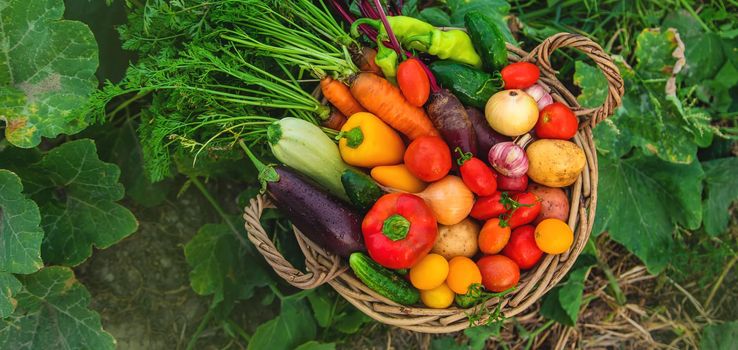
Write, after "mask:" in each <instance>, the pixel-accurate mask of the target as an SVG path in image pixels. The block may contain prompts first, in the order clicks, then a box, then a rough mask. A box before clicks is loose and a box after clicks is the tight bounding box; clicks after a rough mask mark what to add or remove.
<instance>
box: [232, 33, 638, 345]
mask: <svg viewBox="0 0 738 350" xmlns="http://www.w3.org/2000/svg"><path fill="white" fill-rule="evenodd" d="M565 47H568V48H573V49H576V50H579V51H582V52H583V53H585V54H586V55H587V56H588V57H590V58H591V59H592V60H593V61H594V62H595V64H596V65H597V67H598V68H599V69H600V70H601V71H602V72H603V73H604V75H605V77H606V79H607V82H608V95H607V97H606V99H605V102H604V104H603V105H602V106H600V107H598V108H581V106H580V105H579V103H578V102H577V99H576V97H575V96H574V95H573V94H572V93H571V92H570V91H568V90H567V89H566V87H565V86H564V85H563V84H562V83H561V82H560V81H559V80H558V78H557V77H556V71H555V70H554V69H553V68H552V67H551V65H550V55H551V54H552V53H553V51H555V50H556V49H558V48H565ZM507 49H508V58H509V59H510V61H512V62H518V61H526V62H531V63H535V64H537V65H538V66H539V68H540V69H541V78H540V80H539V83H540V84H542V85H544V87H545V88H547V89H549V90H550V93H551V95H552V97H553V98H554V100H556V101H559V102H562V103H565V104H567V105H568V106H569V107H571V109H572V110H573V111H574V113H575V114H576V115H577V116H579V117H580V118H581V119H582V121H583V122H580V126H581V127H580V129H579V131H578V132H577V134H576V135H575V137H574V142H575V143H576V144H577V145H578V146H580V147H581V148H582V149H583V150H584V153H585V158H586V164H585V169H584V171H583V172H582V174H581V175H580V176H579V178H578V179H577V180H576V182H575V183H574V184H573V185H571V186H569V195H570V198H569V199H570V212H569V219H568V224H569V226H570V227H571V228H572V230H573V231H574V232H575V241H574V244H573V245H572V247H571V248H570V249H569V250H568V251H567V252H565V253H563V254H559V255H546V256H545V257H544V258H543V259H542V260H541V261H540V262H539V263H538V265H537V266H536V267H534V268H533V269H531V270H529V271H526V272H522V273H521V279H520V282H519V284H518V287H517V288H516V289H515V291H513V292H512V293H510V294H509V295H507V296H506V297H505V298H502V299H501V300H500V299H497V298H494V299H490V300H488V301H487V302H485V303H484V304H481V305H479V306H476V307H474V308H470V309H459V308H456V307H451V308H448V309H430V308H423V307H412V306H402V305H399V304H397V303H395V302H393V301H391V300H389V299H387V298H385V297H382V296H380V295H378V294H377V293H376V292H374V291H373V290H371V289H369V288H368V287H366V286H365V285H364V284H363V283H362V282H361V281H359V280H358V279H356V277H354V276H353V274H352V273H351V271H349V270H348V266H347V264H346V262H345V261H342V260H341V259H340V257H338V256H336V255H334V254H332V253H329V252H326V251H325V250H324V249H322V248H321V247H320V246H318V245H316V244H315V243H313V242H311V241H310V240H309V239H307V238H306V237H305V236H304V235H303V234H302V233H301V232H300V231H299V230H298V229H297V228H295V227H294V226H293V230H294V233H295V236H296V238H297V242H298V244H299V246H300V249H301V250H302V252H303V254H304V255H305V265H306V267H307V271H300V270H298V269H296V268H295V267H294V266H292V264H290V263H289V262H288V261H287V260H286V259H285V258H284V256H282V254H281V253H280V252H279V250H277V248H276V246H275V245H274V242H272V241H271V238H270V237H269V235H268V234H267V233H266V232H265V230H264V228H263V227H262V226H261V223H260V221H259V219H260V217H261V214H262V212H263V210H264V209H266V208H269V207H273V204H272V202H271V201H270V200H269V199H268V198H267V197H266V196H265V195H258V196H257V197H256V198H254V199H252V200H251V201H250V203H249V206H248V207H246V208H245V209H244V220H245V226H246V230H247V233H248V238H249V240H250V241H251V242H252V243H254V245H255V246H256V248H257V250H258V251H259V252H260V253H261V254H262V255H263V256H264V258H265V259H266V261H267V262H268V263H269V264H270V265H271V266H272V268H274V270H275V272H276V273H277V274H278V275H279V276H280V277H282V278H284V279H285V280H286V281H287V282H288V283H290V284H292V285H293V286H295V287H298V288H301V289H311V288H315V287H317V286H320V285H322V284H325V283H328V284H330V285H331V287H333V289H335V290H336V291H337V292H338V293H339V294H341V295H342V296H343V297H344V298H345V299H346V300H347V301H348V302H350V303H351V304H353V305H354V306H356V307H357V308H358V309H359V310H361V311H362V312H364V313H365V314H367V315H369V316H370V317H372V318H373V319H375V320H377V321H379V322H382V323H385V324H389V325H394V326H397V327H401V328H405V329H409V330H412V331H416V332H423V333H450V332H456V331H460V330H463V329H465V328H467V327H470V326H472V324H471V323H470V322H469V321H468V315H469V314H470V313H476V312H478V311H479V310H480V309H479V308H485V309H489V308H494V307H497V306H498V304H499V305H500V307H501V310H502V313H503V314H504V315H505V317H506V318H509V317H514V316H515V317H518V318H524V317H531V316H533V315H535V314H536V313H537V311H536V310H534V311H532V312H530V313H529V314H526V315H522V316H519V315H520V314H521V313H522V312H523V311H525V310H526V309H528V308H529V307H530V306H531V305H533V304H534V303H535V302H536V301H538V300H539V299H540V298H541V297H542V296H543V295H544V294H545V293H546V292H548V291H549V290H550V289H551V288H552V287H553V286H555V285H556V283H557V282H558V281H559V280H561V278H563V276H564V275H565V274H566V273H567V272H568V271H569V269H570V268H571V266H572V265H573V264H574V261H575V260H576V257H577V256H579V254H580V253H581V251H582V249H583V248H584V246H585V244H586V243H587V240H588V239H589V235H590V233H591V230H592V224H593V222H594V216H595V212H596V204H597V182H598V168H597V153H596V150H595V146H594V140H593V136H592V128H594V126H595V125H596V124H597V123H599V122H601V121H602V120H604V119H605V118H607V117H608V116H610V115H611V114H612V113H613V111H614V110H615V108H617V106H619V105H620V103H621V101H622V96H623V93H624V84H623V79H622V77H621V75H620V72H619V70H618V68H617V66H616V65H615V64H614V62H613V61H612V59H611V58H610V56H608V55H607V54H606V53H605V52H604V50H602V48H601V47H600V46H599V45H598V44H597V43H595V42H594V41H592V40H590V39H589V38H587V37H584V36H582V35H579V34H571V33H558V34H555V35H553V36H551V37H549V38H547V39H546V40H544V41H543V42H542V43H541V44H540V45H538V46H537V47H535V48H534V49H533V50H531V51H530V52H526V51H524V50H522V49H520V48H518V47H515V46H512V45H510V44H508V45H507ZM486 321H487V319H486V318H485V317H482V318H481V319H479V320H477V323H475V325H476V324H482V323H484V322H486Z"/></svg>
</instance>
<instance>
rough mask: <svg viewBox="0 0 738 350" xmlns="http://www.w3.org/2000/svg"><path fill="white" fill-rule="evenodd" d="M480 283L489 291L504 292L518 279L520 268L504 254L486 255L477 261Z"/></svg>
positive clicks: (513, 285)
mask: <svg viewBox="0 0 738 350" xmlns="http://www.w3.org/2000/svg"><path fill="white" fill-rule="evenodd" d="M477 266H479V271H480V272H481V273H482V284H483V285H484V288H487V289H488V290H489V291H491V292H498V293H499V292H504V291H506V290H508V289H510V288H512V287H515V285H517V284H518V281H520V268H519V267H518V265H517V264H515V262H514V261H512V260H511V259H510V258H508V257H506V256H504V255H487V256H485V257H483V258H481V259H479V261H477Z"/></svg>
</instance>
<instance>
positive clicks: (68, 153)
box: [24, 139, 138, 266]
mask: <svg viewBox="0 0 738 350" xmlns="http://www.w3.org/2000/svg"><path fill="white" fill-rule="evenodd" d="M31 170H32V172H33V173H36V174H43V177H42V178H39V179H38V182H36V183H33V184H32V186H29V190H30V191H32V192H31V193H32V198H34V199H35V200H36V201H37V202H38V203H42V204H41V206H40V209H41V214H42V219H41V223H42V227H43V229H44V231H45V232H46V237H45V238H44V242H43V245H42V247H41V253H42V256H43V258H44V262H46V263H51V264H64V265H68V266H75V265H78V264H80V263H82V262H83V261H85V260H86V259H87V258H88V257H90V255H91V254H92V246H93V245H94V246H96V247H98V248H107V247H110V246H111V245H113V244H115V243H117V242H118V241H120V240H121V239H123V238H125V237H127V236H128V235H130V234H132V233H133V232H135V231H136V229H137V228H138V222H137V221H136V218H135V217H134V216H133V214H132V213H131V212H130V211H129V210H128V209H126V208H125V207H123V206H121V205H120V204H118V203H116V202H117V201H119V200H121V199H122V198H123V195H124V191H123V185H121V184H120V183H119V182H118V178H119V176H120V169H118V167H117V166H115V165H114V164H110V163H105V162H102V161H100V159H98V157H97V148H96V147H95V143H94V142H93V141H92V140H89V139H83V140H77V141H71V142H67V143H64V144H62V145H61V146H59V147H56V148H54V149H52V150H51V151H49V152H48V153H47V154H46V155H45V156H44V157H43V159H41V161H40V162H38V163H36V164H34V165H33V166H32V167H31ZM25 179H26V178H25V177H24V180H25Z"/></svg>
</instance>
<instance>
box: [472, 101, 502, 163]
mask: <svg viewBox="0 0 738 350" xmlns="http://www.w3.org/2000/svg"><path fill="white" fill-rule="evenodd" d="M466 114H467V116H468V117H469V121H471V124H472V127H473V128H474V134H475V135H476V137H477V151H478V152H479V155H480V156H479V158H480V159H485V160H486V159H487V154H489V150H490V148H492V146H494V145H496V144H498V143H500V142H506V141H511V139H510V138H509V137H507V136H505V135H502V134H500V133H498V132H496V131H494V130H492V128H491V127H490V126H489V123H487V119H486V118H485V117H484V114H483V113H482V112H481V111H479V110H478V109H476V108H473V107H467V108H466Z"/></svg>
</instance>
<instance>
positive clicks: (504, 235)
mask: <svg viewBox="0 0 738 350" xmlns="http://www.w3.org/2000/svg"><path fill="white" fill-rule="evenodd" d="M509 240H510V226H505V227H502V226H500V219H498V218H493V219H489V220H487V222H485V223H484V226H482V230H481V231H479V250H481V251H482V253H484V254H497V253H499V252H501V251H502V249H503V248H505V245H507V242H508V241H509Z"/></svg>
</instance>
